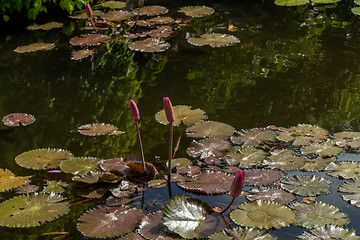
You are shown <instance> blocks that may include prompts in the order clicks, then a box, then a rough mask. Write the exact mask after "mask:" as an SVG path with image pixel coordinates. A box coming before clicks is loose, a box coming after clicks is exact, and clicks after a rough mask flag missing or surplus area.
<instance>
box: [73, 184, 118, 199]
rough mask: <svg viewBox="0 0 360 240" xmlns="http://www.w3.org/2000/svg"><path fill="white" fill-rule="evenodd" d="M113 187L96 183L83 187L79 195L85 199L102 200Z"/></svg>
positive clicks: (79, 190) (78, 192)
mask: <svg viewBox="0 0 360 240" xmlns="http://www.w3.org/2000/svg"><path fill="white" fill-rule="evenodd" d="M110 187H111V185H109V184H107V183H96V184H91V185H85V186H82V187H81V188H80V189H78V191H77V194H78V195H79V196H81V197H84V198H102V197H103V196H104V195H105V194H106V193H107V192H108V191H109V189H110Z"/></svg>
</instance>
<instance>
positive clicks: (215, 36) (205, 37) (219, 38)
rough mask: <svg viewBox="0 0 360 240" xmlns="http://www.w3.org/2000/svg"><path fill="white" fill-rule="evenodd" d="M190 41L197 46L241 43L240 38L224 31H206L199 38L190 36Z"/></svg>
mask: <svg viewBox="0 0 360 240" xmlns="http://www.w3.org/2000/svg"><path fill="white" fill-rule="evenodd" d="M187 41H188V43H190V44H192V45H195V46H205V45H209V46H210V47H227V46H231V45H234V44H236V43H239V42H240V40H239V39H238V38H237V37H235V36H232V35H228V34H223V33H206V34H202V35H201V36H200V37H199V38H188V39H187Z"/></svg>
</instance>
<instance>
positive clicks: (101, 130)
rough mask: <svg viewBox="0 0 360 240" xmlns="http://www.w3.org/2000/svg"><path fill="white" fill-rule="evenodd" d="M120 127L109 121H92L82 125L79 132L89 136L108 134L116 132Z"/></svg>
mask: <svg viewBox="0 0 360 240" xmlns="http://www.w3.org/2000/svg"><path fill="white" fill-rule="evenodd" d="M117 129H118V128H117V127H115V126H114V125H111V124H107V123H90V124H85V125H81V126H80V127H79V128H78V132H79V133H81V134H83V135H87V136H99V135H107V134H110V133H112V132H115V131H116V130H117Z"/></svg>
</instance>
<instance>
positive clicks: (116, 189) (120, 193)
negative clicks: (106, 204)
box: [110, 180, 138, 198]
mask: <svg viewBox="0 0 360 240" xmlns="http://www.w3.org/2000/svg"><path fill="white" fill-rule="evenodd" d="M137 191H138V188H137V185H136V184H134V183H131V182H129V181H127V180H123V181H121V182H120V183H119V184H117V185H115V186H113V187H111V188H110V192H111V193H112V195H114V196H115V197H117V198H123V197H127V196H129V195H131V194H133V193H135V192H137Z"/></svg>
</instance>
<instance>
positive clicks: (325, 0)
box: [311, 0, 341, 4]
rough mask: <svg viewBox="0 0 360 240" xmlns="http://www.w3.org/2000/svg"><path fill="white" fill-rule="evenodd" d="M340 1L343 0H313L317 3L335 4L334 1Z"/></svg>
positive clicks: (312, 0)
mask: <svg viewBox="0 0 360 240" xmlns="http://www.w3.org/2000/svg"><path fill="white" fill-rule="evenodd" d="M340 1H341V0H311V2H313V3H317V4H333V3H337V2H340Z"/></svg>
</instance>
